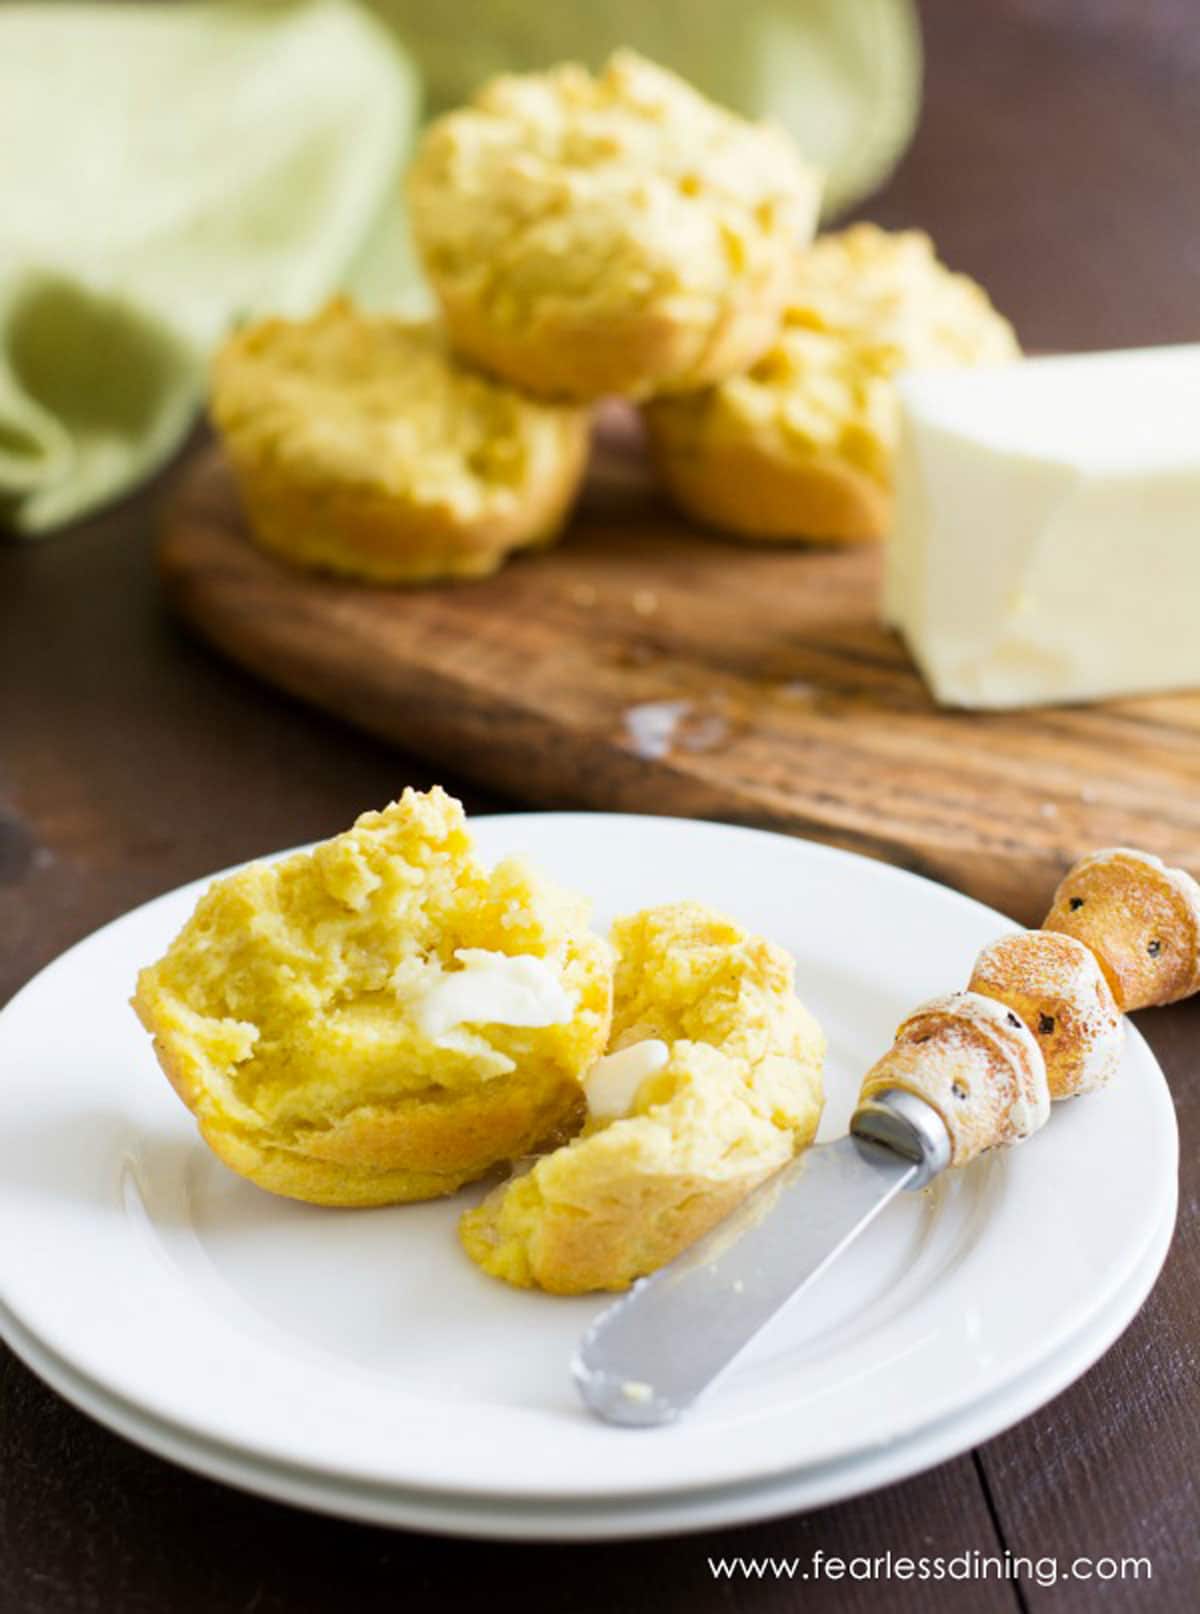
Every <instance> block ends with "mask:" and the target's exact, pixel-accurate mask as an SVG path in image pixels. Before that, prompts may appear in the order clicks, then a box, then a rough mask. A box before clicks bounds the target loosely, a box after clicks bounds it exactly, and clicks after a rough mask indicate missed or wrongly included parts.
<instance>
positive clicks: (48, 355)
mask: <svg viewBox="0 0 1200 1614" xmlns="http://www.w3.org/2000/svg"><path fill="white" fill-rule="evenodd" d="M416 109H417V90H416V78H415V75H414V73H413V71H412V69H411V67H410V65H409V62H408V59H407V57H406V55H405V53H404V52H403V51H402V50H401V49H400V48H399V47H398V46H397V44H396V43H395V40H394V38H393V36H392V35H391V34H390V33H389V32H388V30H387V29H386V28H385V27H383V26H382V25H381V24H380V23H379V21H378V20H377V19H375V18H374V17H372V16H371V15H370V14H369V13H368V12H367V11H365V10H364V9H363V8H361V7H360V6H358V5H356V4H355V3H354V0H258V3H246V0H191V3H185V4H178V5H170V6H166V5H127V4H116V5H109V4H103V5H101V4H96V5H87V4H55V5H47V4H30V5H4V6H0V197H2V198H3V205H2V207H0V527H3V528H5V529H6V530H7V531H8V532H9V533H10V534H15V535H18V536H30V535H35V534H38V533H41V532H44V531H46V530H47V529H49V528H51V527H54V526H57V525H60V524H61V523H63V522H65V521H69V520H71V519H72V518H73V517H75V516H78V515H80V514H81V513H83V512H85V511H87V510H90V509H93V508H95V507H96V506H97V505H99V504H101V503H102V502H104V500H106V499H108V498H111V497H112V496H113V495H115V494H117V493H118V492H120V491H122V490H123V489H125V488H128V487H130V486H132V485H133V484H134V483H136V482H137V481H139V480H140V479H141V478H142V477H144V476H146V475H148V474H149V472H150V471H151V470H153V469H154V467H155V466H157V465H158V464H159V463H161V461H162V460H163V459H164V458H165V457H166V456H167V455H168V454H169V453H170V452H171V450H172V448H173V447H174V446H175V445H176V444H177V443H178V441H179V439H180V438H181V436H182V435H183V433H184V432H185V431H186V430H187V427H188V424H189V422H190V420H191V419H192V416H193V414H194V412H195V409H196V406H197V402H198V399H199V396H200V393H201V390H202V387H203V363H204V359H205V356H206V355H207V353H208V351H209V350H210V349H211V347H212V345H213V343H214V342H215V341H216V340H217V339H218V337H219V336H220V335H221V333H222V331H224V330H225V329H226V327H227V326H228V325H229V324H230V323H231V321H232V320H234V319H235V318H237V317H239V316H241V315H244V314H247V313H250V312H253V311H259V310H262V311H265V310H278V311H280V312H285V313H299V312H302V311H304V310H306V309H308V308H310V307H312V306H313V304H314V303H316V302H319V301H320V300H321V299H322V298H323V297H325V296H326V295H327V294H328V293H329V291H330V290H331V289H332V288H333V287H334V286H336V285H339V284H344V283H347V282H349V283H350V284H351V285H352V286H354V285H356V283H357V282H358V281H360V280H361V281H363V282H364V283H365V284H366V286H367V289H368V290H370V289H373V290H374V292H375V293H376V295H381V294H382V293H383V292H385V291H390V292H391V293H392V297H393V300H394V299H395V296H396V294H398V293H399V291H400V290H401V289H402V288H403V287H404V286H405V285H411V284H412V282H413V280H414V276H415V271H414V268H413V264H412V260H411V256H410V254H409V253H408V250H407V245H406V242H405V240H404V238H403V233H402V231H400V230H398V229H397V228H396V227H395V224H394V222H393V220H389V219H388V218H387V214H388V213H389V211H390V213H391V214H392V215H393V216H394V215H396V214H397V212H398V210H397V209H396V208H395V207H394V206H393V207H392V208H391V209H390V210H389V209H388V208H387V206H386V204H387V203H388V202H389V201H394V198H395V196H396V194H397V192H398V187H399V183H400V172H401V169H402V167H403V163H404V161H405V159H406V157H407V154H408V149H409V146H410V143H411V136H412V130H413V127H414V122H415V117H416ZM381 219H382V220H383V221H384V224H385V227H384V228H383V229H381V230H377V229H376V225H377V223H378V222H379V221H380V220H381Z"/></svg>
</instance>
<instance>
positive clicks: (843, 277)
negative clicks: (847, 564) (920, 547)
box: [645, 224, 1019, 542]
mask: <svg viewBox="0 0 1200 1614" xmlns="http://www.w3.org/2000/svg"><path fill="white" fill-rule="evenodd" d="M1018 354H1019V349H1018V347H1017V342H1016V338H1015V336H1014V335H1013V331H1012V327H1011V326H1010V325H1009V323H1008V321H1007V320H1005V319H1002V318H1001V316H1000V315H999V314H997V313H996V311H995V310H994V309H993V308H992V306H991V304H990V303H989V301H988V299H987V297H986V295H985V294H984V292H983V291H982V290H981V289H980V288H979V287H978V286H977V285H975V283H974V282H973V281H971V280H968V279H967V278H966V276H965V275H956V274H951V273H950V271H949V270H948V269H946V268H945V267H944V266H943V265H942V264H941V263H939V262H938V260H937V258H936V257H935V256H934V251H933V246H932V244H931V242H930V240H929V238H928V237H927V236H925V235H922V234H920V233H919V232H918V231H915V230H906V231H902V232H900V233H898V234H889V233H888V232H887V231H885V230H880V229H878V228H877V227H876V226H875V225H872V224H856V225H853V226H852V227H851V228H850V229H848V230H843V231H840V232H839V233H837V234H831V235H826V236H822V237H821V238H820V239H819V240H818V241H816V242H815V244H814V245H813V246H812V247H810V248H809V249H808V250H807V251H806V252H803V253H801V254H800V255H799V258H798V260H797V263H796V267H795V270H794V274H793V280H792V286H791V291H790V295H789V300H788V303H787V307H786V309H785V310H784V315H783V323H782V326H781V328H780V331H779V334H778V336H777V338H776V340H775V342H774V344H773V345H772V346H771V348H770V349H769V350H768V351H767V352H766V353H765V354H764V355H763V356H762V357H761V358H760V359H759V360H758V361H757V363H755V364H754V365H753V366H752V367H751V368H750V369H749V370H748V371H747V372H746V373H745V374H744V375H738V376H734V377H732V378H730V379H729V380H727V381H724V382H722V383H721V384H720V385H719V386H716V387H711V388H709V389H707V390H705V391H702V392H696V393H693V394H691V395H689V396H687V397H682V398H664V399H658V400H655V401H654V402H653V403H652V404H650V405H649V406H648V407H647V409H646V411H645V418H646V423H647V427H648V431H649V437H650V446H651V452H652V454H653V457H654V461H655V465H656V467H657V470H658V473H659V475H660V477H661V478H662V481H663V484H664V486H665V487H666V488H667V490H668V491H669V493H670V494H671V496H672V497H673V498H674V499H675V500H676V502H677V503H678V504H679V505H680V506H681V508H682V509H683V510H685V511H687V512H688V514H690V515H692V516H694V517H696V518H697V519H698V520H700V521H703V522H706V523H708V524H710V525H712V526H715V527H720V528H722V529H724V530H725V531H727V532H731V533H735V534H738V535H739V536H741V537H744V538H766V539H788V538H813V539H825V540H832V541H836V542H852V541H857V540H859V539H870V538H881V537H883V536H885V535H886V533H887V530H888V526H889V523H890V520H891V504H892V460H893V453H894V450H895V446H896V438H897V430H898V426H897V404H896V398H895V392H894V388H893V385H892V382H893V378H894V377H895V376H896V374H897V373H898V372H899V371H900V370H903V369H910V368H928V367H937V368H946V367H951V366H961V365H979V364H992V363H999V362H1002V361H1004V360H1007V359H1013V358H1016V357H1017V356H1018Z"/></svg>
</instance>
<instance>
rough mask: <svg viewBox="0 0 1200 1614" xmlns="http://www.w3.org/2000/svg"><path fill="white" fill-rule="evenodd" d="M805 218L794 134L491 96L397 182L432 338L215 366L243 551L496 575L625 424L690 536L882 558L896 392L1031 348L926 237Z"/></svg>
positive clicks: (623, 88)
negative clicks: (838, 549)
mask: <svg viewBox="0 0 1200 1614" xmlns="http://www.w3.org/2000/svg"><path fill="white" fill-rule="evenodd" d="M819 200H820V178H819V175H818V174H817V173H816V172H815V171H814V170H813V169H812V168H810V167H809V166H808V165H807V164H806V163H805V161H804V160H803V158H802V157H801V155H800V154H799V152H798V151H797V150H796V149H795V147H794V146H793V144H792V142H791V140H790V138H789V137H788V136H787V135H786V134H784V133H783V132H782V131H781V130H779V129H776V128H772V127H768V126H766V125H762V124H754V123H749V122H746V121H745V120H743V119H741V118H739V117H737V116H735V115H734V114H732V113H731V112H728V111H725V110H724V109H722V108H720V107H717V106H715V105H713V104H712V103H711V102H709V101H707V100H706V99H705V98H704V97H703V96H701V95H700V94H699V93H698V92H696V91H695V90H693V89H692V88H691V87H690V86H689V85H687V84H685V83H684V82H683V81H682V80H680V79H679V78H677V77H675V76H674V75H673V74H671V73H668V72H666V71H664V70H663V69H661V68H658V67H656V66H654V65H653V64H651V63H649V62H647V61H644V60H642V59H641V58H639V57H637V56H635V55H633V54H632V53H630V52H621V53H618V54H617V55H616V56H614V57H613V58H612V60H611V61H610V62H609V63H608V65H607V66H606V67H605V68H604V70H603V71H602V72H601V73H599V74H598V75H595V76H593V75H592V74H590V73H588V72H587V71H586V70H584V69H583V68H581V67H578V66H575V65H566V66H562V67H558V68H555V69H553V70H552V71H550V72H548V73H544V74H530V75H524V76H508V77H502V78H499V79H496V80H494V81H492V82H491V83H489V84H487V85H485V86H484V88H483V89H482V90H481V91H480V92H479V94H478V95H477V96H476V97H475V99H474V101H473V102H472V103H471V104H470V105H469V106H467V107H464V108H462V109H461V110H458V111H455V112H451V113H449V114H447V115H446V116H444V117H442V118H440V119H438V120H437V121H436V122H435V123H433V124H432V125H431V126H430V128H429V129H428V130H427V132H426V134H425V136H424V139H423V141H422V143H421V146H420V148H419V150H418V153H417V156H416V160H415V162H414V164H413V168H412V171H411V174H410V176H409V184H408V205H409V215H410V221H411V225H412V229H413V232H414V235H415V237H416V241H417V244H418V247H419V249H420V253H421V257H422V260H423V262H424V266H425V270H426V274H427V276H428V279H429V282H430V285H431V287H432V289H433V292H434V295H435V297H436V300H437V303H438V305H439V307H440V317H439V318H438V319H434V320H406V319H400V318H394V317H386V316H380V315H368V314H365V313H363V312H360V311H359V310H357V309H356V308H355V307H354V306H353V305H352V304H351V303H350V302H348V301H347V300H346V299H344V298H343V299H339V300H337V301H335V302H333V303H331V304H330V305H329V306H328V307H326V308H325V309H324V310H322V311H321V312H320V313H318V314H317V315H315V316H314V317H313V318H311V319H308V320H302V321H289V320H283V319H266V320H261V321H257V322H255V323H253V324H250V325H248V326H245V327H243V328H242V329H241V330H239V331H238V332H237V333H236V334H235V335H234V336H232V337H231V338H230V340H229V341H228V342H227V343H226V344H225V346H224V347H223V348H222V350H221V351H220V353H219V354H218V356H217V359H216V362H215V366H214V373H213V388H212V415H213V419H214V421H215V423H216V425H217V427H218V429H219V431H220V432H221V434H222V436H223V438H224V440H225V443H226V446H227V450H228V453H229V457H230V460H231V463H232V465H233V469H234V473H235V476H236V478H237V482H238V486H239V489H240V492H241V497H242V500H243V504H244V508H245V511H246V515H247V519H248V522H249V526H250V530H251V532H252V535H253V536H254V538H255V539H256V541H257V542H259V543H260V544H261V545H263V546H264V547H265V548H267V549H270V550H272V551H273V552H275V553H278V554H281V555H283V556H285V557H286V558H288V559H289V560H292V561H295V562H298V563H299V564H302V565H306V566H312V567H316V568H319V569H323V570H328V571H332V572H338V573H342V574H345V575H350V576H356V577H360V578H364V579H367V580H370V581H373V582H380V583H417V582H428V581H432V580H435V579H438V578H450V577H478V576H483V575H486V574H488V573H490V572H493V571H495V570H496V568H497V567H498V566H499V565H500V564H501V563H502V562H503V561H504V559H505V558H506V557H507V556H508V555H509V554H511V553H512V552H513V551H514V550H518V549H521V548H526V547H530V546H534V545H539V544H545V543H548V542H550V541H551V540H552V539H553V538H554V537H555V536H556V535H557V534H558V533H559V532H560V531H561V529H562V527H563V525H564V523H565V521H566V519H567V516H568V514H569V512H570V508H571V505H572V503H573V501H574V498H575V496H576V494H577V492H578V490H579V487H580V485H581V483H582V480H583V477H584V474H585V472H586V467H587V457H588V442H589V424H590V414H591V407H592V405H593V404H595V403H596V402H597V401H598V400H599V399H601V398H605V397H619V398H625V399H628V400H631V401H632V402H634V403H636V404H637V405H639V406H640V407H641V409H642V412H643V415H644V419H645V423H646V428H647V433H648V437H649V442H650V447H651V453H652V458H653V461H654V464H655V466H656V468H657V472H658V475H659V477H660V479H661V481H662V484H663V487H664V488H665V489H666V491H667V492H668V493H669V495H670V496H671V497H672V498H673V499H674V500H675V501H676V502H677V503H678V504H679V506H680V507H681V508H682V509H683V510H685V511H686V512H688V513H689V514H690V515H691V516H693V517H694V518H695V519H697V520H698V521H700V522H702V523H704V524H706V525H708V526H712V527H716V528H719V529H721V530H723V531H725V532H729V533H732V534H735V535H738V536H740V537H743V538H749V539H767V540H770V539H819V540H838V541H851V540H858V539H864V538H875V537H880V536H883V535H884V533H885V532H886V529H887V524H888V519H889V506H890V483H891V460H892V448H893V440H894V436H895V400H894V397H893V393H892V378H893V377H894V376H895V374H896V373H897V372H898V371H899V370H901V369H904V368H908V367H911V366H914V365H920V366H923V367H924V366H930V365H936V366H945V365H970V364H981V363H989V362H997V361H1003V360H1006V359H1009V358H1013V357H1015V356H1017V354H1018V351H1019V350H1018V348H1017V344H1016V340H1015V338H1014V336H1013V333H1012V330H1011V327H1010V326H1009V325H1008V323H1007V322H1006V321H1005V320H1004V319H1002V318H1001V317H1000V316H999V315H998V314H997V313H996V312H995V311H994V310H993V309H992V307H991V305H990V303H989V302H988V299H987V297H986V295H985V294H984V293H983V292H982V291H981V290H980V289H979V287H977V286H976V285H974V284H973V283H972V282H971V281H969V280H967V279H966V278H965V277H963V276H960V275H954V274H951V273H950V272H949V271H948V270H947V269H945V268H944V267H943V266H942V265H941V264H940V263H939V262H938V260H937V258H936V257H935V255H934V252H933V249H932V246H931V244H930V242H929V241H928V239H927V238H926V237H925V236H923V235H921V234H919V233H916V232H902V233H899V234H892V235H889V234H887V233H886V232H884V231H882V230H879V229H877V228H875V227H873V226H870V225H857V226H854V227H852V228H850V229H848V230H846V231H844V232H841V233H840V234H832V235H828V236H825V237H823V238H821V239H818V240H817V241H816V242H815V243H814V242H813V240H812V237H813V231H814V229H815V226H816V222H817V216H818V208H819Z"/></svg>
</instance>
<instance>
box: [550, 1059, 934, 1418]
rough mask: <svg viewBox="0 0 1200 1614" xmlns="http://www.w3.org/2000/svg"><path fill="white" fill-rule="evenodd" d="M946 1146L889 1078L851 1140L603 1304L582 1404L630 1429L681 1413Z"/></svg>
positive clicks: (915, 1101)
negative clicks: (630, 1287) (606, 1303)
mask: <svg viewBox="0 0 1200 1614" xmlns="http://www.w3.org/2000/svg"><path fill="white" fill-rule="evenodd" d="M950 1153H951V1148H950V1138H949V1134H948V1133H947V1131H946V1127H945V1124H944V1123H943V1121H942V1119H941V1116H940V1115H938V1113H937V1111H936V1110H935V1109H933V1108H932V1106H930V1105H929V1104H926V1103H925V1102H924V1100H923V1099H920V1098H918V1097H917V1096H916V1095H915V1094H913V1093H909V1092H906V1091H904V1090H903V1089H901V1088H888V1089H886V1090H884V1091H883V1092H879V1093H875V1094H874V1095H873V1096H872V1097H871V1098H870V1099H867V1100H864V1101H863V1102H862V1103H860V1105H859V1107H858V1109H857V1110H856V1111H855V1112H854V1116H853V1118H852V1119H851V1122H850V1131H849V1133H848V1134H847V1135H846V1136H845V1137H844V1138H839V1139H837V1141H836V1142H834V1143H824V1144H817V1145H816V1146H815V1147H813V1148H810V1149H807V1150H806V1151H805V1152H804V1153H803V1154H801V1155H799V1156H798V1157H797V1158H796V1159H795V1160H793V1161H792V1162H791V1163H790V1164H789V1165H787V1166H785V1167H783V1169H782V1170H781V1171H778V1172H776V1173H775V1175H774V1176H773V1177H770V1178H768V1179H767V1181H766V1182H765V1183H763V1184H761V1185H760V1187H758V1188H757V1189H756V1190H755V1191H754V1193H752V1194H750V1195H748V1196H747V1198H746V1199H744V1200H743V1201H742V1203H741V1204H740V1205H739V1206H738V1207H737V1209H736V1210H734V1211H733V1212H732V1213H731V1214H730V1215H729V1216H727V1217H726V1218H725V1219H724V1220H723V1221H722V1222H720V1223H718V1225H717V1226H716V1227H715V1228H713V1230H712V1231H711V1232H710V1233H708V1234H706V1235H705V1237H704V1238H702V1239H699V1240H697V1242H696V1243H695V1244H693V1245H691V1246H690V1248H688V1249H687V1250H685V1251H684V1253H683V1254H682V1255H680V1256H678V1257H677V1258H676V1259H675V1260H674V1261H672V1262H671V1263H670V1265H669V1266H665V1267H663V1268H662V1269H661V1270H660V1271H658V1272H655V1273H653V1274H652V1275H651V1276H650V1277H648V1278H642V1279H640V1280H639V1281H638V1282H637V1283H636V1284H634V1286H633V1288H632V1289H631V1290H630V1291H629V1293H628V1294H627V1295H625V1296H623V1298H622V1299H620V1300H618V1301H617V1302H616V1303H615V1304H614V1305H612V1306H609V1307H608V1309H607V1310H606V1311H603V1312H602V1313H601V1314H600V1316H599V1317H598V1318H597V1319H596V1321H595V1322H594V1323H593V1324H592V1326H591V1327H590V1328H589V1329H588V1331H587V1333H586V1334H585V1335H584V1336H583V1339H582V1340H581V1341H580V1344H579V1348H578V1350H577V1351H576V1353H575V1356H574V1359H573V1360H572V1363H571V1372H572V1375H573V1377H574V1379H575V1383H576V1385H577V1386H578V1388H579V1392H580V1394H581V1395H582V1397H583V1399H584V1401H585V1402H586V1404H587V1406H588V1407H589V1408H590V1409H591V1411H592V1412H594V1413H595V1414H596V1416H597V1417H599V1418H602V1419H604V1421H605V1422H606V1423H612V1424H622V1425H625V1426H627V1427H633V1428H646V1427H650V1426H652V1425H655V1424H663V1423H670V1422H672V1421H673V1420H674V1419H676V1418H678V1417H679V1415H680V1414H681V1413H682V1412H684V1411H685V1410H686V1409H687V1408H688V1407H689V1406H690V1405H691V1404H692V1402H693V1401H694V1400H695V1399H696V1397H697V1396H698V1395H699V1394H700V1393H701V1391H703V1390H706V1389H707V1388H708V1387H709V1385H711V1384H712V1383H713V1381H714V1380H715V1379H717V1378H718V1377H719V1376H720V1375H721V1374H722V1373H724V1371H725V1370H726V1368H728V1367H729V1366H730V1364H731V1363H732V1362H733V1361H734V1360H735V1359H736V1358H737V1357H738V1356H739V1355H740V1354H741V1352H742V1351H743V1350H744V1349H745V1347H746V1346H747V1345H748V1344H749V1343H750V1341H751V1340H752V1339H753V1338H754V1337H755V1336H756V1335H757V1334H758V1333H760V1332H761V1330H762V1329H763V1328H765V1327H766V1326H767V1324H768V1323H769V1322H770V1321H771V1319H772V1318H773V1317H775V1316H776V1315H777V1314H778V1313H779V1312H780V1311H782V1310H783V1309H784V1307H785V1306H788V1305H791V1304H793V1303H794V1302H795V1301H796V1300H798V1299H799V1297H800V1296H801V1295H803V1294H807V1293H808V1292H809V1290H810V1289H811V1288H812V1287H813V1286H814V1285H815V1284H817V1283H819V1281H820V1279H821V1278H822V1276H823V1275H824V1274H825V1273H826V1272H827V1271H828V1270H829V1268H830V1267H831V1266H832V1265H833V1263H834V1262H835V1261H836V1260H837V1258H838V1256H839V1255H841V1253H842V1251H843V1250H845V1249H846V1248H847V1246H849V1245H850V1244H852V1243H853V1242H854V1240H855V1239H856V1238H857V1237H858V1235H859V1234H860V1233H861V1232H862V1231H863V1229H864V1228H865V1227H867V1226H869V1225H870V1223H871V1222H873V1221H874V1220H875V1218H876V1217H877V1216H878V1215H879V1213H880V1211H882V1210H883V1209H884V1208H885V1207H886V1206H887V1205H889V1204H890V1203H891V1201H892V1200H893V1199H895V1197H896V1195H897V1194H900V1193H903V1192H905V1191H911V1190H913V1189H918V1188H924V1187H925V1185H926V1184H927V1183H928V1182H931V1181H932V1179H933V1178H934V1177H935V1176H937V1175H938V1173H939V1172H941V1171H943V1170H944V1169H945V1168H946V1166H947V1165H948V1164H949V1162H950Z"/></svg>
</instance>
